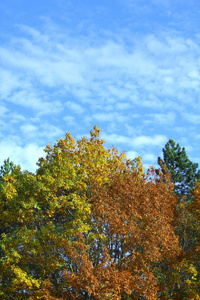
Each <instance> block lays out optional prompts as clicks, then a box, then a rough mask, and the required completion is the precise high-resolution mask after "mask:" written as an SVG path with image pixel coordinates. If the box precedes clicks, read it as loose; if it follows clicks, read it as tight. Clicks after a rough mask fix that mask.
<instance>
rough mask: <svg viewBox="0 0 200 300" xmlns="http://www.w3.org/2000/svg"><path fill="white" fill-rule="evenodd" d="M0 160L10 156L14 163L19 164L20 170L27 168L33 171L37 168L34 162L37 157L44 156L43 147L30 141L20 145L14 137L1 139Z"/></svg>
mask: <svg viewBox="0 0 200 300" xmlns="http://www.w3.org/2000/svg"><path fill="white" fill-rule="evenodd" d="M0 148H1V153H0V161H1V165H2V164H3V161H4V160H5V159H7V158H8V157H9V158H10V160H11V161H13V162H14V163H15V164H16V165H18V164H19V165H20V166H21V168H22V170H24V169H27V170H28V171H30V172H35V170H36V169H37V166H36V162H37V161H38V158H39V157H42V156H44V155H45V154H44V152H43V147H40V146H38V145H37V144H34V143H30V144H26V145H24V146H20V145H19V144H18V143H17V142H16V141H14V139H13V140H12V139H11V138H9V139H3V140H1V142H0Z"/></svg>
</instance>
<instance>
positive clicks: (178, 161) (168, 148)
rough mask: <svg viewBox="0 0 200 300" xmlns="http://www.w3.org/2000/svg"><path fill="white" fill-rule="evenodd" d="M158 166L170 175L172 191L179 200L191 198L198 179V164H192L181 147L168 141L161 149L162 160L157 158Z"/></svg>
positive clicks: (199, 174)
mask: <svg viewBox="0 0 200 300" xmlns="http://www.w3.org/2000/svg"><path fill="white" fill-rule="evenodd" d="M158 164H159V165H160V166H161V168H162V170H163V171H165V168H166V167H167V169H168V170H169V171H170V173H171V180H172V182H173V183H174V184H175V185H174V191H175V193H176V194H177V195H178V197H179V199H180V200H181V199H182V200H183V197H185V199H186V200H189V199H190V198H191V191H192V190H193V189H194V187H195V184H196V181H197V180H199V179H200V171H198V170H197V169H198V164H197V163H192V162H191V161H190V160H189V158H188V156H187V154H186V151H185V148H184V147H183V148H182V149H181V147H180V145H179V144H178V143H175V141H174V140H172V139H170V140H169V141H168V142H167V144H166V145H165V148H163V159H161V158H160V157H159V158H158Z"/></svg>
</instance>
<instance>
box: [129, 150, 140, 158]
mask: <svg viewBox="0 0 200 300" xmlns="http://www.w3.org/2000/svg"><path fill="white" fill-rule="evenodd" d="M126 156H127V157H128V158H130V159H134V158H135V157H137V156H139V155H138V152H137V151H132V150H130V151H127V152H126Z"/></svg>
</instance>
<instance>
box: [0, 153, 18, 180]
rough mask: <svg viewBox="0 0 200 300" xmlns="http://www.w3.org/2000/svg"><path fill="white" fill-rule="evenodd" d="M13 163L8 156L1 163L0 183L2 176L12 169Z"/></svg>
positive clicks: (9, 172)
mask: <svg viewBox="0 0 200 300" xmlns="http://www.w3.org/2000/svg"><path fill="white" fill-rule="evenodd" d="M14 168H15V165H14V163H13V162H12V161H10V159H9V158H7V159H5V160H4V163H3V165H2V166H1V167H0V183H2V182H3V177H4V176H5V175H7V174H11V173H12V172H13V171H14Z"/></svg>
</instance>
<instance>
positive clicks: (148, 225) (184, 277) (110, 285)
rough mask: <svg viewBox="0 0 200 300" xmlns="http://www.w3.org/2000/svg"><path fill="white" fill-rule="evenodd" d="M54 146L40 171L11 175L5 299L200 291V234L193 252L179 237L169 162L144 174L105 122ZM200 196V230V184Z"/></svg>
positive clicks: (183, 295) (184, 295) (4, 228)
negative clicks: (110, 139) (110, 141)
mask: <svg viewBox="0 0 200 300" xmlns="http://www.w3.org/2000/svg"><path fill="white" fill-rule="evenodd" d="M45 152H46V156H45V157H43V158H40V159H39V161H38V169H37V171H36V173H35V174H33V173H30V172H27V171H25V172H22V171H21V170H20V168H17V167H15V168H13V169H12V172H5V174H3V177H2V178H3V181H2V182H1V189H0V229H1V231H0V270H1V272H0V296H1V298H2V299H5V300H11V299H16V300H21V299H30V300H36V299H46V300H64V299H65V300H66V299H69V300H71V299H80V300H83V299H85V300H96V299H99V300H100V299H105V300H109V299H113V300H114V299H116V300H120V299H122V300H129V299H150V300H151V299H152V300H153V299H199V298H198V294H199V291H200V284H199V280H200V279H199V275H198V274H199V265H198V263H197V261H196V260H195V258H196V257H197V256H198V255H199V250H198V243H199V235H198V234H196V244H195V247H194V248H193V249H192V250H191V251H190V252H185V251H184V249H182V248H181V247H180V245H179V237H178V236H177V235H176V232H175V226H174V224H175V223H176V218H177V213H176V207H177V204H178V198H177V197H176V195H175V193H174V192H173V191H174V184H173V182H172V181H171V179H170V172H167V170H165V172H162V168H161V169H160V170H159V171H158V172H157V173H156V172H155V169H154V168H153V167H152V168H150V169H149V170H148V172H147V174H145V173H144V169H143V167H142V160H141V158H140V157H138V158H136V159H135V160H134V161H132V162H131V161H130V160H129V159H128V158H127V157H126V154H125V152H122V153H119V152H118V151H117V150H116V149H115V148H114V147H112V148H109V149H106V148H105V146H104V141H103V140H102V139H101V138H100V129H99V128H98V127H96V126H95V127H94V129H93V130H91V132H90V138H86V137H82V138H81V139H80V140H77V141H76V140H75V139H74V138H72V136H71V135H70V133H66V136H65V138H64V139H61V140H58V141H57V143H56V144H55V145H54V146H51V145H50V144H49V145H47V147H46V149H45ZM193 197H194V201H193V204H191V205H190V207H188V208H187V209H188V211H190V213H191V214H192V215H193V216H194V218H195V223H194V226H195V227H196V229H195V230H196V231H197V232H200V230H199V222H200V221H199V220H200V215H199V209H200V208H199V203H200V202H199V185H197V186H196V188H195V190H194V191H193Z"/></svg>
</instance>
